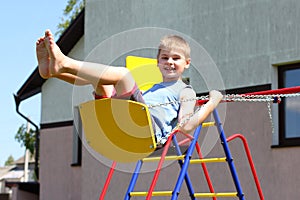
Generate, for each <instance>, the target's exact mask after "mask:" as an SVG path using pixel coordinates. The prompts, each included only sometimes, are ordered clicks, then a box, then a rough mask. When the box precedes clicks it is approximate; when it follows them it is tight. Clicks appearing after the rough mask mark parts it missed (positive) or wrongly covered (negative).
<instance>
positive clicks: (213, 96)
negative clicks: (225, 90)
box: [180, 90, 223, 133]
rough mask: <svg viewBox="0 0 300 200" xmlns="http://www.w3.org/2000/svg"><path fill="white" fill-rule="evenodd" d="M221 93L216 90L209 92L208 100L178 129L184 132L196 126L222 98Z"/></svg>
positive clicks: (190, 130) (188, 131)
mask: <svg viewBox="0 0 300 200" xmlns="http://www.w3.org/2000/svg"><path fill="white" fill-rule="evenodd" d="M222 98H223V95H222V94H221V93H220V92H219V91H216V90H212V91H211V92H210V93H209V101H208V102H207V103H206V104H204V105H203V106H202V107H201V108H200V110H198V111H197V112H196V113H194V114H193V116H191V117H190V119H189V120H188V121H187V122H186V123H185V124H183V126H182V127H180V131H182V132H184V133H190V132H192V131H193V130H194V129H195V128H196V127H197V126H199V125H200V124H201V123H203V122H204V120H205V119H206V118H207V117H208V116H209V115H210V114H211V113H212V111H213V110H214V109H215V108H216V107H217V106H218V104H219V103H220V101H221V100H222Z"/></svg>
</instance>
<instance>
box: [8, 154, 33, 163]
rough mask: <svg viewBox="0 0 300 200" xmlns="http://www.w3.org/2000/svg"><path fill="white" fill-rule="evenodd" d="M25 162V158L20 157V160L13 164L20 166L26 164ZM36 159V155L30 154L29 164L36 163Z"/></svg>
mask: <svg viewBox="0 0 300 200" xmlns="http://www.w3.org/2000/svg"><path fill="white" fill-rule="evenodd" d="M24 161H25V156H22V157H20V158H19V159H18V160H15V161H14V162H13V164H14V165H18V164H24ZM34 162H35V159H34V155H32V154H30V155H29V163H34Z"/></svg>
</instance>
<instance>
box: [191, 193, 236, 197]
mask: <svg viewBox="0 0 300 200" xmlns="http://www.w3.org/2000/svg"><path fill="white" fill-rule="evenodd" d="M194 196H195V197H199V198H201V197H203V198H204V197H236V196H237V192H218V193H195V194H194Z"/></svg>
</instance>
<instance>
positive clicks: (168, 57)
mask: <svg viewBox="0 0 300 200" xmlns="http://www.w3.org/2000/svg"><path fill="white" fill-rule="evenodd" d="M157 62H158V67H159V70H160V72H161V74H162V76H163V81H164V82H170V81H177V80H180V79H181V77H182V73H183V72H184V70H185V69H187V68H188V67H189V66H190V62H191V59H190V58H185V56H184V54H183V53H182V52H181V51H176V50H171V51H168V50H161V51H160V54H159V56H158V59H157Z"/></svg>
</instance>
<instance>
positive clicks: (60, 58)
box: [44, 30, 67, 76]
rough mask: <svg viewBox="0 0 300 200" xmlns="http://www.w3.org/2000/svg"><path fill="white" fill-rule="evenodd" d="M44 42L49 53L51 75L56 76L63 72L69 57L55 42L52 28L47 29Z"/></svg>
mask: <svg viewBox="0 0 300 200" xmlns="http://www.w3.org/2000/svg"><path fill="white" fill-rule="evenodd" d="M44 43H45V47H46V49H47V50H48V55H49V65H48V66H49V67H48V70H49V73H50V75H51V76H56V75H59V74H60V73H63V66H64V64H65V63H66V62H67V57H66V56H65V55H64V54H63V53H62V52H61V50H60V49H59V47H58V46H57V44H56V43H55V41H54V38H53V34H52V33H51V31H50V30H46V32H45V40H44Z"/></svg>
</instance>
